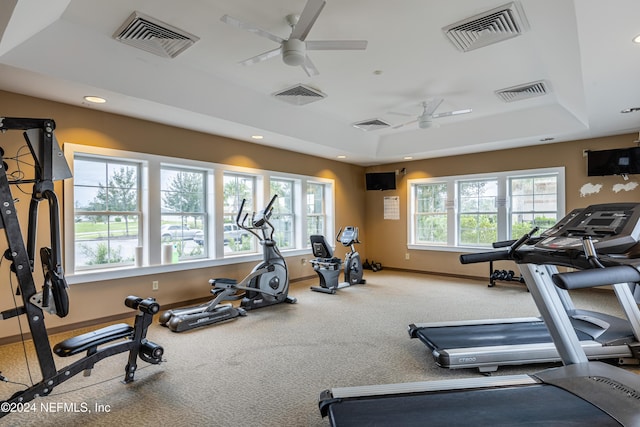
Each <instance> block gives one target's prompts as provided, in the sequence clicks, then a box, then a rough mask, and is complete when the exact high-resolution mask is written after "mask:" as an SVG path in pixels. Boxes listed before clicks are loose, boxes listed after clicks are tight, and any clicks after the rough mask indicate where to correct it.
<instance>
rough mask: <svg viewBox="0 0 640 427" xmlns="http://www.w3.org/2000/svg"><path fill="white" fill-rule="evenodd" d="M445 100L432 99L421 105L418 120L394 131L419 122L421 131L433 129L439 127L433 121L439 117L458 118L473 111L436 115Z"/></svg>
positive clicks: (401, 125) (469, 109)
mask: <svg viewBox="0 0 640 427" xmlns="http://www.w3.org/2000/svg"><path fill="white" fill-rule="evenodd" d="M442 101H444V98H431V99H428V100H426V101H423V102H422V103H421V105H422V114H420V115H419V116H418V117H417V118H416V119H414V120H411V121H409V122H406V123H401V124H399V125H396V126H393V129H399V128H401V127H404V126H407V125H410V124H413V123H416V122H418V127H419V128H420V129H428V128H431V127H439V125H438V124H437V123H434V122H433V119H437V118H439V117H448V116H457V115H459V114H467V113H470V112H471V111H472V109H471V108H465V109H463V110H455V111H447V112H444V113H437V114H436V113H435V111H436V110H437V109H438V107H439V106H440V104H442ZM391 114H400V115H403V116H407V115H408V114H403V113H391Z"/></svg>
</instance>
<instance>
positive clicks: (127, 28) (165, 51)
mask: <svg viewBox="0 0 640 427" xmlns="http://www.w3.org/2000/svg"><path fill="white" fill-rule="evenodd" d="M113 38H114V39H116V40H118V41H121V42H122V43H126V44H128V45H131V46H134V47H137V48H138V49H142V50H146V51H147V52H150V53H153V54H156V55H158V56H162V57H165V58H175V57H176V56H178V54H180V53H182V52H184V50H185V49H187V48H189V47H190V46H192V45H193V44H194V43H195V42H197V41H198V40H200V38H199V37H196V36H194V35H193V34H190V33H188V32H186V31H183V30H181V29H179V28H176V27H174V26H172V25H169V24H167V23H164V22H162V21H159V20H157V19H155V18H152V17H150V16H147V15H145V14H143V13H140V12H133V14H131V16H129V18H127V20H126V21H125V22H124V24H122V25H121V26H120V28H118V29H117V30H116V32H115V33H114V34H113Z"/></svg>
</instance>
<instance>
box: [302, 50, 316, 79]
mask: <svg viewBox="0 0 640 427" xmlns="http://www.w3.org/2000/svg"><path fill="white" fill-rule="evenodd" d="M301 67H302V69H303V70H304V72H305V73H307V76H309V77H313V76H317V75H318V74H320V72H319V71H318V69H317V68H316V66H315V65H313V62H311V58H309V55H305V57H304V63H303V64H302V65H301Z"/></svg>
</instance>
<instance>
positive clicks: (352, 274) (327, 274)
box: [310, 226, 366, 294]
mask: <svg viewBox="0 0 640 427" xmlns="http://www.w3.org/2000/svg"><path fill="white" fill-rule="evenodd" d="M310 239H311V249H312V251H313V256H315V257H316V258H315V259H312V260H311V261H310V262H311V265H312V266H313V269H314V270H315V272H316V273H318V277H319V278H320V286H311V290H312V291H316V292H324V293H326V294H335V293H336V290H338V289H340V288H345V287H347V286H351V285H358V284H360V285H364V284H365V283H366V280H364V279H363V278H362V275H363V269H362V260H361V259H360V254H359V253H358V252H357V251H356V248H355V246H354V244H356V243H360V240H358V227H352V226H347V227H345V228H344V231H343V230H342V227H341V228H340V230H338V234H336V241H337V242H340V243H342V245H343V246H345V247H350V248H351V250H350V251H349V252H347V254H346V255H345V258H344V282H340V283H339V282H338V277H339V276H340V268H341V264H342V261H341V260H340V259H339V258H336V257H334V256H333V250H331V247H330V246H329V245H328V244H327V241H326V239H325V238H324V236H322V235H313V236H310Z"/></svg>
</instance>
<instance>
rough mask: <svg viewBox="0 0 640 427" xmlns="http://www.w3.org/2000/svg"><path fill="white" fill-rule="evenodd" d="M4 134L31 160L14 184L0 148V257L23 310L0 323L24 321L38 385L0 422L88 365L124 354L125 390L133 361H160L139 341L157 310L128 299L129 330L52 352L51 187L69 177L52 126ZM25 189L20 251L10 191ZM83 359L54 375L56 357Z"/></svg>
mask: <svg viewBox="0 0 640 427" xmlns="http://www.w3.org/2000/svg"><path fill="white" fill-rule="evenodd" d="M8 130H22V131H24V133H23V135H24V138H25V140H26V142H27V145H28V147H29V150H30V152H31V156H32V157H33V160H34V168H35V174H34V177H33V178H32V179H31V178H30V179H23V178H22V177H20V178H19V179H16V180H13V181H12V180H10V178H9V175H7V169H8V165H7V163H6V162H5V161H4V160H5V157H4V150H3V149H2V148H0V228H2V229H4V232H5V235H6V239H7V244H8V249H7V250H6V251H5V253H4V257H5V258H6V259H7V260H9V261H10V262H11V272H12V273H14V274H15V275H16V277H17V280H18V289H17V294H19V296H20V297H21V299H22V304H23V305H22V306H20V307H15V308H13V309H9V310H5V311H3V312H1V313H0V316H1V320H6V319H10V318H13V317H16V316H21V315H24V316H25V317H26V319H27V322H28V324H29V330H30V333H31V337H32V339H33V344H34V347H35V352H36V355H37V358H38V364H39V366H40V371H41V375H42V380H41V381H40V382H38V383H36V384H33V385H31V386H30V387H28V388H27V389H25V390H22V391H19V392H17V393H15V394H13V395H12V396H11V397H9V398H8V399H6V400H3V401H1V402H0V403H8V404H9V405H6V404H5V405H0V407H1V408H2V410H0V417H3V416H5V415H7V414H8V413H9V412H7V411H6V410H5V409H8V410H9V411H10V410H11V408H12V407H14V405H16V404H19V403H26V402H29V401H31V400H33V399H34V398H36V397H41V396H47V395H48V394H50V393H51V391H52V390H53V388H54V387H55V386H57V385H59V384H61V383H63V382H64V381H66V380H68V379H70V378H71V377H73V376H75V375H76V374H78V373H80V372H83V371H84V372H85V375H86V376H88V375H89V374H90V372H91V369H92V368H93V367H94V365H95V364H96V363H97V362H99V361H100V360H102V359H105V358H107V357H110V356H113V355H115V354H119V353H124V352H129V358H128V363H127V365H126V367H125V374H124V383H130V382H132V381H133V380H134V375H135V371H136V369H137V359H138V357H140V359H142V360H143V361H145V362H148V363H151V364H158V363H160V362H161V361H162V355H163V353H164V349H163V348H162V347H161V346H159V345H157V344H155V343H153V342H150V341H148V340H147V339H146V334H147V329H148V327H149V325H150V324H151V322H152V319H153V315H154V314H156V313H157V312H158V311H159V310H160V306H159V304H158V303H157V302H156V301H155V299H153V298H147V299H142V298H139V297H135V296H129V297H127V298H126V299H125V302H124V303H125V305H126V306H127V307H129V308H132V309H134V310H138V314H137V315H136V318H135V321H134V324H133V326H130V325H128V324H126V323H120V324H116V325H111V326H107V327H105V328H101V329H98V330H96V331H93V332H89V333H86V334H82V335H79V336H76V337H72V338H69V339H67V340H64V341H62V342H60V343H58V344H56V345H55V346H54V347H53V352H52V348H51V344H50V342H49V335H48V333H47V329H46V326H45V324H44V312H45V311H46V312H48V313H50V314H55V315H57V316H58V317H65V316H66V315H67V314H68V313H69V298H68V295H67V287H68V286H67V283H66V281H65V278H64V271H63V268H62V257H61V247H60V217H59V206H58V199H57V196H56V194H55V192H54V186H53V183H54V181H57V180H64V179H67V178H70V177H71V170H70V169H69V165H68V164H67V162H66V160H65V158H64V155H63V153H62V151H61V150H60V146H59V145H58V141H57V140H56V137H55V134H54V130H55V122H54V121H53V120H51V119H30V118H13V117H0V132H2V133H3V134H4V133H5V132H6V131H8ZM26 183H32V184H33V192H32V194H31V202H30V204H29V219H28V221H29V222H28V229H27V242H26V245H25V242H24V239H23V237H22V232H21V230H20V223H19V220H18V215H17V212H16V207H15V200H14V198H13V196H12V193H11V188H10V185H12V184H26ZM43 200H46V201H47V202H48V204H49V222H50V239H51V241H50V244H51V247H50V248H48V247H44V248H41V249H40V262H41V264H42V271H43V275H44V284H43V286H42V291H40V292H37V289H36V285H35V282H34V278H33V269H34V260H35V247H36V237H37V236H36V231H37V230H36V228H37V223H38V206H39V204H40V202H42V201H43ZM116 341H118V342H116ZM106 344H109V345H106ZM103 345H104V346H103ZM99 346H103V347H99ZM84 351H86V352H87V353H86V356H85V357H83V358H81V359H79V360H77V361H76V362H74V363H72V364H70V365H68V366H66V367H64V368H62V369H60V370H58V369H57V368H56V364H55V361H54V359H53V353H55V354H56V355H57V356H59V357H67V356H72V355H76V354H79V353H82V352H84Z"/></svg>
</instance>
